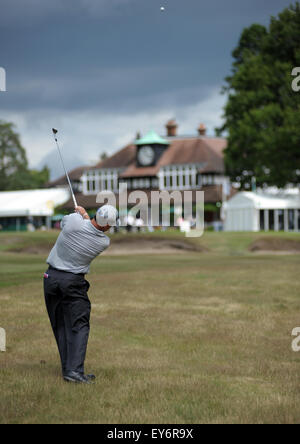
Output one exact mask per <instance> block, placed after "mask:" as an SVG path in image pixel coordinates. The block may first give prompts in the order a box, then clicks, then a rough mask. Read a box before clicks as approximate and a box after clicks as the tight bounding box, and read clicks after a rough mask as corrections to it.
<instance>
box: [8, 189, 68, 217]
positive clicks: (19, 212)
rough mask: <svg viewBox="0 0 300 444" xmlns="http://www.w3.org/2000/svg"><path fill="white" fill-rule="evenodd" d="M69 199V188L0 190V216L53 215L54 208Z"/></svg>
mask: <svg viewBox="0 0 300 444" xmlns="http://www.w3.org/2000/svg"><path fill="white" fill-rule="evenodd" d="M69 199H70V191H69V190H68V189H67V188H51V189H44V190H28V191H5V192H0V218H1V217H26V216H53V214H54V209H55V208H56V207H58V206H60V205H63V204H65V203H66V202H67V201H68V200H69Z"/></svg>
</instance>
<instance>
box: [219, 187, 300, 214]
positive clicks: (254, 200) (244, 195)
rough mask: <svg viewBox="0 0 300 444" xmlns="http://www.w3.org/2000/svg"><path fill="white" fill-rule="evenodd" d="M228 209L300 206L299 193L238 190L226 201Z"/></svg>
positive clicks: (269, 208) (275, 208)
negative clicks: (238, 191)
mask: <svg viewBox="0 0 300 444" xmlns="http://www.w3.org/2000/svg"><path fill="white" fill-rule="evenodd" d="M226 206H227V208H228V209H231V208H232V209H234V208H235V209H239V208H256V209H262V210H283V209H288V208H291V209H297V208H300V194H299V193H292V192H291V193H288V192H286V193H285V192H284V191H283V192H278V193H277V194H271V193H267V192H257V193H253V192H248V191H244V192H240V193H237V194H236V195H235V196H234V197H232V198H231V199H230V200H228V202H227V203H226Z"/></svg>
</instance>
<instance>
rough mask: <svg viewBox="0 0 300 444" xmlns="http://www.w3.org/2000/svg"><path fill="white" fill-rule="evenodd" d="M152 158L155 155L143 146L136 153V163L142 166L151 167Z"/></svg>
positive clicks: (149, 148)
mask: <svg viewBox="0 0 300 444" xmlns="http://www.w3.org/2000/svg"><path fill="white" fill-rule="evenodd" d="M154 158H155V153H154V150H153V148H152V147H151V146H143V147H142V148H141V149H140V150H139V152H138V161H139V163H140V164H141V165H143V166H148V165H152V163H153V161H154Z"/></svg>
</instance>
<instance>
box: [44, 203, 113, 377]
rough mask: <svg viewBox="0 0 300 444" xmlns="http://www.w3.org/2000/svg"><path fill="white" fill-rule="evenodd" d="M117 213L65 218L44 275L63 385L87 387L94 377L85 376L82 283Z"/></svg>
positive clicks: (80, 212) (107, 209) (86, 312)
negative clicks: (91, 217) (71, 383)
mask: <svg viewBox="0 0 300 444" xmlns="http://www.w3.org/2000/svg"><path fill="white" fill-rule="evenodd" d="M117 214H118V213H117V210H116V209H115V208H114V207H113V206H111V205H104V206H103V207H101V208H100V209H99V210H98V211H97V213H96V216H95V217H94V218H93V219H92V220H90V218H89V215H88V214H87V212H86V211H85V209H84V208H82V207H76V213H74V214H71V215H69V216H65V217H64V219H63V220H62V223H61V228H62V232H61V233H60V235H59V237H58V239H57V242H56V244H55V246H54V247H53V249H52V251H51V253H50V255H49V257H48V259H47V263H48V265H49V269H48V270H47V272H46V273H45V275H44V290H45V300H46V307H47V311H48V314H49V318H50V322H51V326H52V329H53V332H54V336H55V339H56V342H57V345H58V350H59V354H60V359H61V365H62V373H63V378H64V380H65V381H68V382H74V383H83V384H89V383H91V381H92V380H94V379H95V376H94V375H85V374H84V361H85V356H86V349H87V344H88V338H89V332H90V313H91V303H90V301H89V298H88V294H87V293H88V290H89V287H90V284H89V283H88V282H87V281H86V280H85V275H86V273H88V272H89V269H90V264H91V262H92V260H93V259H95V258H96V257H97V256H98V255H99V254H101V253H102V252H103V251H104V250H106V248H108V246H109V244H110V239H109V238H108V237H107V236H106V235H105V234H104V233H105V232H106V231H108V230H109V229H110V227H112V226H114V225H116V220H117Z"/></svg>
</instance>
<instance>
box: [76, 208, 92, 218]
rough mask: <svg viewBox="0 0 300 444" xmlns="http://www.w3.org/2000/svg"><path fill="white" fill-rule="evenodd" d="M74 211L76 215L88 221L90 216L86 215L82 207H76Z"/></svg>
mask: <svg viewBox="0 0 300 444" xmlns="http://www.w3.org/2000/svg"><path fill="white" fill-rule="evenodd" d="M75 211H76V213H78V214H80V216H82V217H83V219H90V216H89V215H88V214H87V212H86V210H85V209H84V208H83V207H76V208H75Z"/></svg>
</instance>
